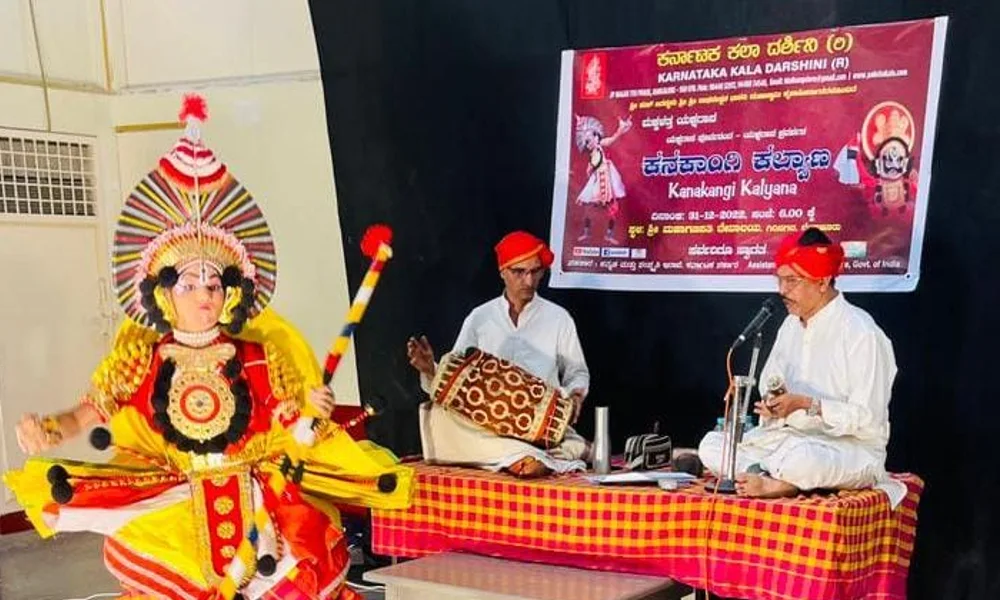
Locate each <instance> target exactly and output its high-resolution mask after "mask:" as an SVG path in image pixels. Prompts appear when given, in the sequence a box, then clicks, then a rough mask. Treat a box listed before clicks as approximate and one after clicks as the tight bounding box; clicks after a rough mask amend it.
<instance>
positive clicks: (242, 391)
mask: <svg viewBox="0 0 1000 600" xmlns="http://www.w3.org/2000/svg"><path fill="white" fill-rule="evenodd" d="M229 391H230V392H232V393H233V395H234V396H236V398H246V397H248V396H249V395H250V388H249V386H247V382H246V381H243V380H242V379H237V380H236V381H234V382H233V383H232V385H230V386H229Z"/></svg>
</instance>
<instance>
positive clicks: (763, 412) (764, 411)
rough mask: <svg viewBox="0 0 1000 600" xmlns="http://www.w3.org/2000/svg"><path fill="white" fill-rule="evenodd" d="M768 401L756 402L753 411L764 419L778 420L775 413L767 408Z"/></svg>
mask: <svg viewBox="0 0 1000 600" xmlns="http://www.w3.org/2000/svg"><path fill="white" fill-rule="evenodd" d="M769 400H770V399H768V400H762V401H761V402H756V403H754V405H753V411H754V412H755V413H757V414H758V415H760V416H761V417H763V418H764V419H777V418H778V417H777V416H775V414H774V413H773V412H771V410H770V409H769V408H768V407H767V403H768V401H769Z"/></svg>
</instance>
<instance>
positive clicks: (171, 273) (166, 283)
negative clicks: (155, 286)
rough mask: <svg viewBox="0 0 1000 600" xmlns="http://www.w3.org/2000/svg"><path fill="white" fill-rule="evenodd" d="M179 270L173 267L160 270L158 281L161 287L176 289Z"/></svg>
mask: <svg viewBox="0 0 1000 600" xmlns="http://www.w3.org/2000/svg"><path fill="white" fill-rule="evenodd" d="M178 277H179V275H178V274H177V269H175V268H173V267H163V268H162V269H160V274H159V276H158V277H157V279H158V280H159V282H160V286H161V287H174V286H175V285H177V278H178Z"/></svg>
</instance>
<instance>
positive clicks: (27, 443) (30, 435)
mask: <svg viewBox="0 0 1000 600" xmlns="http://www.w3.org/2000/svg"><path fill="white" fill-rule="evenodd" d="M16 432H17V445H18V446H20V447H21V451H22V452H24V453H25V454H27V455H28V456H31V455H33V454H38V453H39V452H44V451H46V450H49V449H50V448H54V447H55V444H52V443H51V442H50V440H49V435H48V434H47V433H46V432H45V427H44V426H43V425H42V418H41V417H39V416H38V415H36V414H35V413H28V414H26V415H24V416H23V417H21V421H20V422H19V423H18V424H17V429H16Z"/></svg>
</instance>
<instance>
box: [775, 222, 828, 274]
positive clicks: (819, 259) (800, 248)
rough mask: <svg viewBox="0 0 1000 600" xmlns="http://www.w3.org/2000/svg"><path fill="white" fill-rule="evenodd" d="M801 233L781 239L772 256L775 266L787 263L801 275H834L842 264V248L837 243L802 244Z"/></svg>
mask: <svg viewBox="0 0 1000 600" xmlns="http://www.w3.org/2000/svg"><path fill="white" fill-rule="evenodd" d="M801 237H802V234H798V233H793V234H792V235H790V236H788V237H786V238H785V239H784V240H782V241H781V245H780V246H778V254H777V256H775V258H774V263H775V265H774V266H775V267H780V266H781V265H788V266H790V267H791V268H792V269H794V270H795V272H796V273H798V274H799V275H801V276H802V277H808V278H810V279H822V278H824V277H836V276H837V275H839V274H840V269H841V267H842V266H843V265H844V249H843V248H842V247H841V246H840V244H837V243H830V244H815V245H802V244H801V243H799V240H800V239H801Z"/></svg>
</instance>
